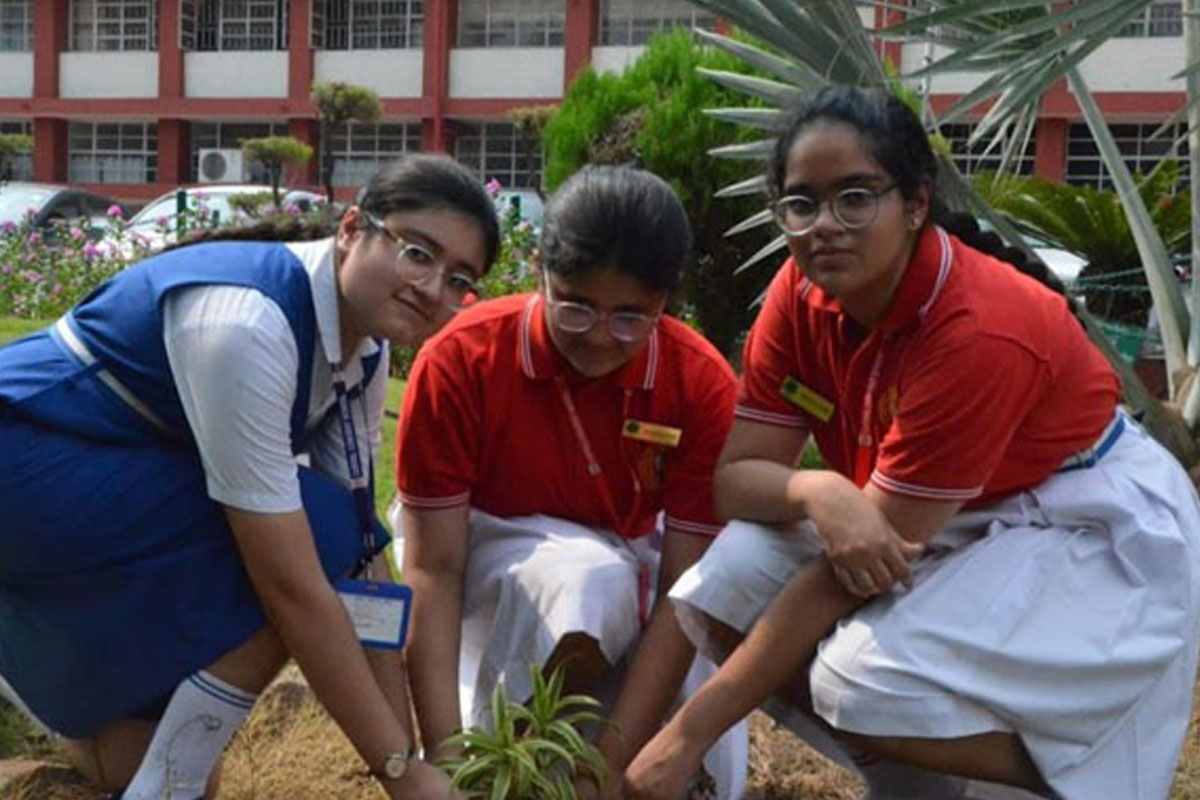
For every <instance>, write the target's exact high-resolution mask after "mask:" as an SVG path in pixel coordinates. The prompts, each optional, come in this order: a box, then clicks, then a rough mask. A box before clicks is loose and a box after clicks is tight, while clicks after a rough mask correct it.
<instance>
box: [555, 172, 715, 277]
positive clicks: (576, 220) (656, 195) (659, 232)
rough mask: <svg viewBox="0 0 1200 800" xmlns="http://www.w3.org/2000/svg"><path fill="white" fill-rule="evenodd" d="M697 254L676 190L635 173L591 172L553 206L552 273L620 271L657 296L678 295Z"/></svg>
mask: <svg viewBox="0 0 1200 800" xmlns="http://www.w3.org/2000/svg"><path fill="white" fill-rule="evenodd" d="M691 247H692V229H691V226H690V225H689V224H688V219H687V214H686V213H685V212H684V210H683V205H682V204H681V203H680V202H679V198H678V197H676V196H675V192H674V191H673V190H672V189H671V187H670V185H669V184H668V183H667V182H666V181H664V180H663V179H662V178H660V177H658V176H657V175H655V174H653V173H651V172H647V171H645V170H642V169H636V168H634V167H629V166H587V167H584V168H583V169H581V170H579V171H578V172H576V173H575V174H574V175H572V176H571V177H570V178H568V179H567V181H566V182H565V183H563V185H562V186H560V187H559V189H558V191H557V192H555V193H554V195H553V196H552V197H551V198H550V200H549V202H548V203H547V204H546V211H545V215H544V218H543V222H542V235H541V241H540V244H539V249H540V250H541V262H542V269H543V270H545V271H546V272H549V273H553V274H555V275H561V276H563V277H570V276H572V275H578V274H581V273H584V272H589V271H591V270H594V269H608V268H612V269H615V270H617V271H618V272H621V273H624V274H626V275H630V276H632V277H634V278H636V279H637V280H638V281H640V282H641V283H642V285H644V286H646V287H647V288H648V289H650V290H652V291H656V292H657V291H674V290H675V289H676V288H678V286H679V283H680V281H681V280H682V278H683V267H684V262H685V260H686V259H687V255H688V251H689V250H691Z"/></svg>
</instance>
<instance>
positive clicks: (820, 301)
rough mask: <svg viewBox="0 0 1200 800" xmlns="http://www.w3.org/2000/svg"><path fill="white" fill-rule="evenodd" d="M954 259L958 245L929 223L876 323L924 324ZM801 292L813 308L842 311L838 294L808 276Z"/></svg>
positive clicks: (893, 327)
mask: <svg viewBox="0 0 1200 800" xmlns="http://www.w3.org/2000/svg"><path fill="white" fill-rule="evenodd" d="M953 262H954V248H953V247H952V246H951V244H950V237H949V235H948V234H947V233H946V232H945V231H944V230H942V229H941V228H940V227H938V226H936V225H930V226H928V227H926V228H925V230H924V231H922V232H921V237H920V239H918V240H917V246H916V248H915V249H914V251H913V255H912V258H911V259H909V262H908V266H907V267H906V268H905V272H904V278H903V279H902V280H901V281H900V285H899V286H898V287H897V289H896V295H895V297H893V298H892V303H891V305H890V306H888V310H887V313H886V314H884V316H883V319H882V320H880V321H879V323H878V324H876V325H875V326H874V327H876V328H879V329H881V330H902V329H904V328H911V327H916V326H917V325H920V324H921V322H922V321H923V320H924V319H925V317H926V316H927V315H928V314H929V312H930V310H932V309H933V306H934V303H936V302H937V299H938V298H939V297H940V296H941V294H942V290H943V289H944V288H945V286H946V280H947V279H948V278H949V277H950V269H951V267H952V265H953ZM792 263H793V264H794V263H795V262H792ZM796 268H797V269H798V267H796ZM799 292H800V299H801V300H803V301H804V302H805V303H807V304H808V305H809V306H812V307H813V308H817V309H821V310H824V311H829V312H832V313H841V312H842V306H841V303H839V302H838V300H837V298H836V297H832V296H831V295H828V294H826V293H825V292H824V290H822V289H821V287H819V286H817V285H816V284H814V283H813V282H812V281H810V280H809V279H808V278H806V277H801V279H800V284H799Z"/></svg>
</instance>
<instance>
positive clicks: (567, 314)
mask: <svg viewBox="0 0 1200 800" xmlns="http://www.w3.org/2000/svg"><path fill="white" fill-rule="evenodd" d="M542 285H543V286H545V287H546V305H547V307H548V308H549V309H550V321H551V322H553V323H554V325H555V326H556V327H558V328H560V329H562V330H564V331H566V332H567V333H574V334H580V333H587V332H588V331H590V330H591V329H592V328H594V327H596V323H598V322H599V321H600V320H601V318H603V317H607V318H608V333H609V335H610V336H612V337H613V338H614V339H616V340H617V341H618V342H621V343H622V344H634V343H636V342H640V341H642V340H643V339H645V338H646V337H647V336H649V335H650V332H651V331H652V330H654V326H655V325H657V324H658V319H659V317H661V316H662V311H659V312H658V313H655V314H643V313H641V312H638V311H597V310H596V309H594V308H592V307H591V306H587V305H584V304H583V303H575V302H572V301H570V300H556V299H555V298H554V297H553V293H552V290H551V289H550V282H549V281H548V280H543V283H542Z"/></svg>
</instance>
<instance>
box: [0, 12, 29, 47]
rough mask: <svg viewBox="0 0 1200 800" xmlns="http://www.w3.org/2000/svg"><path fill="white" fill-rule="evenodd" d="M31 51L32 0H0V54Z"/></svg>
mask: <svg viewBox="0 0 1200 800" xmlns="http://www.w3.org/2000/svg"><path fill="white" fill-rule="evenodd" d="M32 49H33V3H32V0H0V52H7V53H27V52H29V51H30V50H32Z"/></svg>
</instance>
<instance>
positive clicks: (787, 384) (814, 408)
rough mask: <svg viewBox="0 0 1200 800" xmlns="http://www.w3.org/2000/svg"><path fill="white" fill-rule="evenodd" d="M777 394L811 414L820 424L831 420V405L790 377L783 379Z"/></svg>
mask: <svg viewBox="0 0 1200 800" xmlns="http://www.w3.org/2000/svg"><path fill="white" fill-rule="evenodd" d="M779 392H780V393H781V394H782V395H783V396H784V397H786V398H787V399H788V400H789V401H790V402H791V403H793V404H795V405H797V406H799V407H800V408H802V409H804V410H805V411H807V412H808V413H810V414H812V415H813V416H814V417H816V418H817V419H819V420H821V422H829V420H830V419H832V418H833V403H831V402H829V401H828V400H826V399H825V398H824V397H821V395H819V394H817V393H816V392H814V391H813V390H812V389H810V388H808V387H807V386H805V385H804V384H803V383H801V382H800V381H798V380H796V379H795V378H793V377H792V376H791V375H789V376H787V377H786V378H784V379H783V385H782V386H780V387H779Z"/></svg>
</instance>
